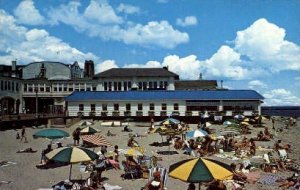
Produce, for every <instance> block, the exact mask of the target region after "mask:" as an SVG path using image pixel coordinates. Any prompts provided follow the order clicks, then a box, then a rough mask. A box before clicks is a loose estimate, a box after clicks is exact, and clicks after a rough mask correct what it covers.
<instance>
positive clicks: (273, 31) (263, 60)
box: [234, 18, 300, 72]
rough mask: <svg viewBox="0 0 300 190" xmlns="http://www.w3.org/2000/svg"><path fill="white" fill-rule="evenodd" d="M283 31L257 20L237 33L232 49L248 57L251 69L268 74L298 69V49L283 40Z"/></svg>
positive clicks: (299, 49)
mask: <svg viewBox="0 0 300 190" xmlns="http://www.w3.org/2000/svg"><path fill="white" fill-rule="evenodd" d="M285 35H286V33H285V30H284V29H283V28H280V27H278V26H277V25H275V24H272V23H270V22H268V21H267V20H266V19H264V18H262V19H258V20H257V21H255V22H254V23H253V24H252V25H251V26H249V27H248V28H247V29H245V30H242V31H238V32H237V37H236V39H235V41H234V43H235V47H234V49H235V50H236V51H237V52H239V53H240V54H241V55H246V56H248V57H249V58H250V59H251V61H252V66H253V67H259V68H263V69H265V70H266V71H268V72H279V71H282V70H299V69H300V47H299V46H297V45H296V44H294V43H292V42H289V41H287V40H285Z"/></svg>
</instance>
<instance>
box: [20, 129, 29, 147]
mask: <svg viewBox="0 0 300 190" xmlns="http://www.w3.org/2000/svg"><path fill="white" fill-rule="evenodd" d="M23 139H25V141H24V143H28V141H27V137H26V130H25V127H24V126H23V127H22V131H21V140H20V142H22V140H23Z"/></svg>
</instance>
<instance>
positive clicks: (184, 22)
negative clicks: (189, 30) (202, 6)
mask: <svg viewBox="0 0 300 190" xmlns="http://www.w3.org/2000/svg"><path fill="white" fill-rule="evenodd" d="M197 23H198V20H197V17H195V16H187V17H185V18H184V19H182V18H177V19H176V24H177V25H179V26H182V27H185V26H193V25H197Z"/></svg>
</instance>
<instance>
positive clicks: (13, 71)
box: [11, 61, 17, 77]
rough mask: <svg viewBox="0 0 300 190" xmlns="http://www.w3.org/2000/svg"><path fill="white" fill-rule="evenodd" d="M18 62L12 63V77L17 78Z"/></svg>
mask: <svg viewBox="0 0 300 190" xmlns="http://www.w3.org/2000/svg"><path fill="white" fill-rule="evenodd" d="M16 70H17V61H12V62H11V71H12V72H11V77H16Z"/></svg>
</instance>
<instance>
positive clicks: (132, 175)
mask: <svg viewBox="0 0 300 190" xmlns="http://www.w3.org/2000/svg"><path fill="white" fill-rule="evenodd" d="M122 166H123V168H124V172H125V173H124V175H123V176H122V177H123V179H136V178H138V177H139V173H138V171H137V169H135V168H131V167H128V166H127V164H126V163H125V162H122ZM128 177H129V178H128Z"/></svg>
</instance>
